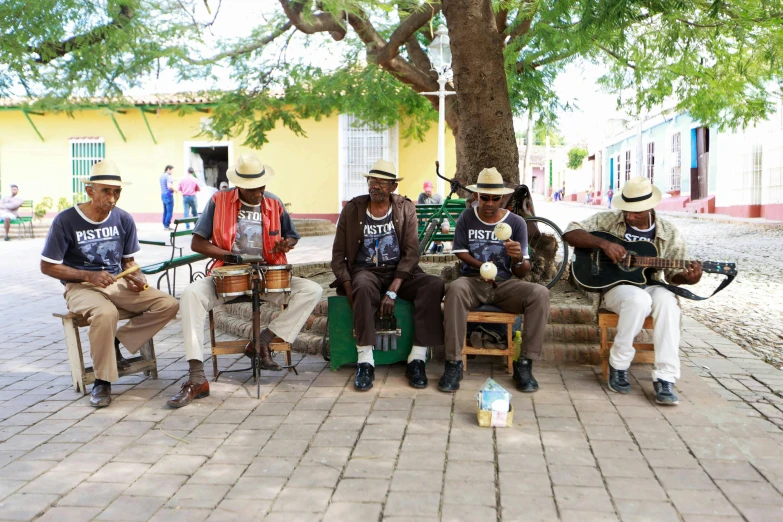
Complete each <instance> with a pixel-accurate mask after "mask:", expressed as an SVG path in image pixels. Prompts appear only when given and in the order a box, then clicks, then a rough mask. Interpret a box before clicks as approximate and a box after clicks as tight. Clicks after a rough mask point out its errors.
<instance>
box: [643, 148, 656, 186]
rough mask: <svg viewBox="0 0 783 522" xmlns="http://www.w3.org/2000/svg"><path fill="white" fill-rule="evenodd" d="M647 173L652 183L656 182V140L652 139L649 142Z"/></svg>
mask: <svg viewBox="0 0 783 522" xmlns="http://www.w3.org/2000/svg"><path fill="white" fill-rule="evenodd" d="M645 170H646V175H647V178H648V179H649V180H650V183H655V182H654V178H655V142H654V141H651V142H649V143H648V144H647V165H646V169H645Z"/></svg>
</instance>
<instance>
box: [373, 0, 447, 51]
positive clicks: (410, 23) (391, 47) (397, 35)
mask: <svg viewBox="0 0 783 522" xmlns="http://www.w3.org/2000/svg"><path fill="white" fill-rule="evenodd" d="M423 7H424V8H423V9H418V10H417V11H416V12H414V13H412V14H411V15H409V16H408V17H407V18H405V20H403V21H402V22H401V23H400V25H398V26H397V28H396V29H394V32H393V33H392V34H391V36H390V37H389V42H388V43H387V44H386V45H384V46H383V47H382V48H380V49H378V51H377V52H376V53H375V57H376V60H377V63H378V64H381V65H382V64H384V63H386V62H388V61H389V60H391V59H392V58H394V57H395V56H397V55H398V54H399V52H400V47H401V46H402V45H403V44H404V43H406V42H407V41H408V39H409V38H410V37H411V36H412V35H413V34H415V33H416V31H418V30H419V29H421V28H422V27H424V26H425V25H426V24H427V22H429V21H430V20H431V19H432V17H434V16H435V14H436V13H438V12H439V11H440V10H441V9H442V6H441V5H440V4H433V5H430V6H423ZM427 7H429V9H428V8H427Z"/></svg>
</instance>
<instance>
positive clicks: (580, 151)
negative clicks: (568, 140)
mask: <svg viewBox="0 0 783 522" xmlns="http://www.w3.org/2000/svg"><path fill="white" fill-rule="evenodd" d="M587 154H588V153H587V149H586V148H584V147H571V149H570V150H569V151H568V163H566V166H567V167H568V168H569V169H571V170H576V169H578V168H580V167H581V166H582V162H583V161H584V159H585V158H586V157H587Z"/></svg>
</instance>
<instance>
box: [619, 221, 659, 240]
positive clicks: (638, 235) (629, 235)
mask: <svg viewBox="0 0 783 522" xmlns="http://www.w3.org/2000/svg"><path fill="white" fill-rule="evenodd" d="M625 240H626V241H647V242H649V243H652V242H653V241H654V240H655V223H653V226H651V227H650V228H648V229H647V230H639V229H638V228H636V227H632V226H631V225H629V224H628V223H626V224H625Z"/></svg>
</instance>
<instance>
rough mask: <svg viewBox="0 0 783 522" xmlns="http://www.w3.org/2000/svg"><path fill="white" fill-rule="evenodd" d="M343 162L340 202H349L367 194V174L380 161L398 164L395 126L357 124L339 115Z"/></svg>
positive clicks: (348, 115)
mask: <svg viewBox="0 0 783 522" xmlns="http://www.w3.org/2000/svg"><path fill="white" fill-rule="evenodd" d="M340 131H341V140H340V141H341V147H342V162H341V165H340V170H341V172H340V180H341V183H342V199H343V201H349V200H351V199H352V198H355V197H356V196H361V195H362V194H367V179H366V178H365V177H364V176H362V174H365V173H367V171H368V170H369V169H370V167H371V166H372V164H373V163H375V162H376V161H378V160H379V159H383V160H386V161H391V162H393V163H394V164H395V165H396V164H397V127H396V126H395V127H390V128H388V129H383V128H378V127H373V126H370V125H357V119H356V117H355V116H353V115H350V114H341V115H340Z"/></svg>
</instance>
